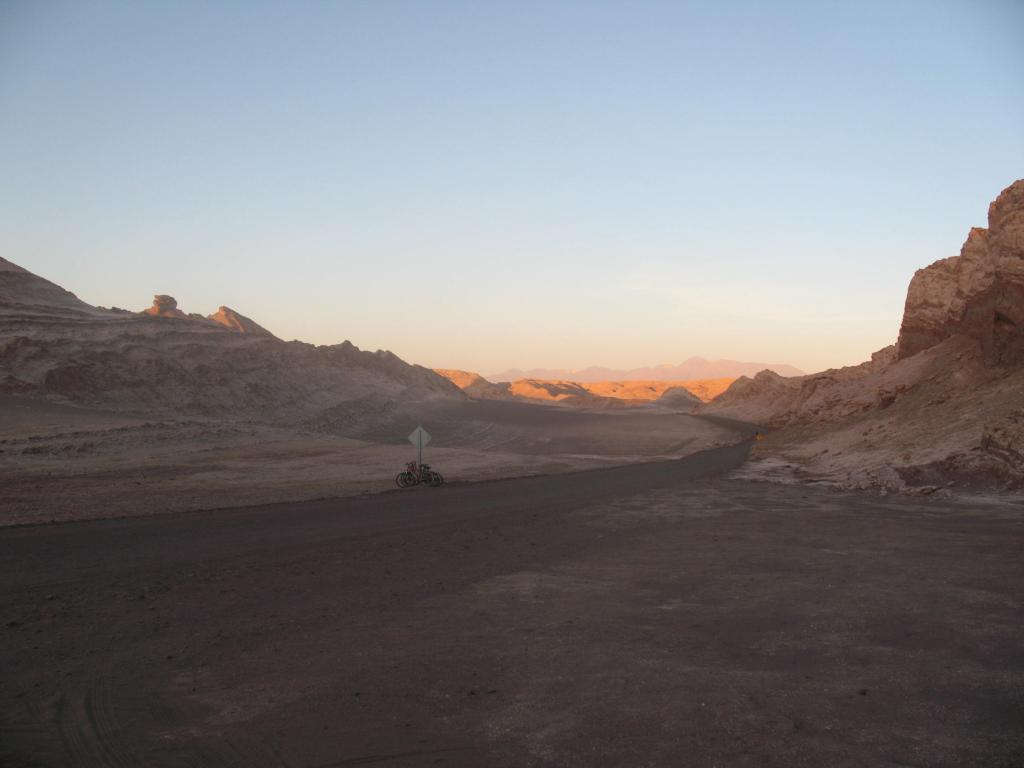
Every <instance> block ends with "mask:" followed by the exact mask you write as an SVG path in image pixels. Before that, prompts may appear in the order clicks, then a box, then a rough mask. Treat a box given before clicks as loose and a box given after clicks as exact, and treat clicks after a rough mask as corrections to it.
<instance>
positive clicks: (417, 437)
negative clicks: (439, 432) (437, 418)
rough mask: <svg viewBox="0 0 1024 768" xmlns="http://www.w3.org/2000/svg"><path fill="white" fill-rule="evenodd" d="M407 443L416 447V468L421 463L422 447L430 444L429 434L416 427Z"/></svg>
mask: <svg viewBox="0 0 1024 768" xmlns="http://www.w3.org/2000/svg"><path fill="white" fill-rule="evenodd" d="M409 442H410V443H412V444H413V445H415V446H416V455H417V464H416V466H419V465H420V464H422V463H423V446H425V445H426V444H427V443H429V442H430V433H429V432H427V430H425V429H424V428H423V427H416V429H414V430H413V431H412V434H411V435H409Z"/></svg>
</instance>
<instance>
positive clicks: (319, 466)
mask: <svg viewBox="0 0 1024 768" xmlns="http://www.w3.org/2000/svg"><path fill="white" fill-rule="evenodd" d="M1022 219H1024V184H1021V182H1017V183H1016V184H1014V185H1013V186H1011V187H1009V188H1007V189H1006V190H1005V191H1004V192H1003V193H1002V194H1001V195H1000V196H999V198H998V199H997V200H996V201H995V202H993V203H992V206H991V210H990V212H989V227H988V229H981V228H975V229H972V230H971V231H970V234H969V236H968V238H967V240H966V242H965V243H964V246H963V250H962V253H961V255H960V256H957V257H951V258H948V259H943V260H940V261H938V262H936V263H935V264H932V265H931V266H929V267H926V268H924V269H922V270H920V271H919V272H918V273H917V274H916V275H915V276H914V279H913V281H912V282H911V285H910V289H909V292H908V295H907V302H906V310H905V314H904V318H903V323H902V326H901V328H900V329H899V336H898V339H897V340H896V342H895V343H894V344H893V345H892V346H891V347H887V348H885V349H882V350H879V351H878V352H877V353H875V354H874V355H872V359H871V360H869V361H866V362H865V363H863V364H862V365H859V366H854V367H851V368H844V369H838V370H829V371H823V372H820V373H814V374H800V372H799V371H796V369H793V368H792V367H791V366H785V365H781V364H780V365H775V366H772V367H771V368H768V367H764V368H762V366H761V365H759V364H743V363H737V362H735V361H727V360H719V361H707V360H701V359H694V360H690V361H687V362H686V363H684V364H682V365H681V366H677V367H675V368H674V369H673V367H671V366H661V367H660V368H655V369H646V370H640V371H637V372H635V373H633V375H640V376H644V377H645V378H643V379H639V380H638V379H629V378H623V379H622V380H600V379H599V378H598V377H600V376H602V375H608V374H611V375H616V374H620V375H625V376H628V375H630V373H631V372H629V371H612V370H608V369H605V370H601V369H592V370H590V371H582V372H578V374H579V378H580V379H582V380H579V381H576V380H568V379H564V378H557V377H559V376H566V375H568V376H571V375H574V374H573V372H571V371H532V372H528V373H527V372H522V371H511V372H507V373H506V374H502V375H509V374H511V375H517V374H520V373H523V374H524V375H523V376H522V377H521V378H518V379H515V380H512V381H502V380H500V379H498V377H497V376H495V377H492V379H495V380H494V381H492V380H489V379H485V378H483V377H482V376H480V375H479V374H476V373H471V372H465V371H452V370H437V371H433V370H429V369H426V368H423V367H421V366H417V365H415V364H410V363H407V362H405V361H403V360H400V359H399V358H397V357H396V356H395V355H393V354H391V353H390V352H387V351H377V352H365V351H361V350H359V349H358V348H357V347H355V346H353V345H352V344H351V343H350V342H348V341H345V342H343V343H341V344H338V345H335V346H320V347H316V346H313V345H310V344H304V343H302V342H298V341H291V342H285V341H282V340H280V339H278V338H277V337H275V336H274V335H273V334H272V333H271V332H270V331H268V330H266V329H264V328H263V327H261V326H260V325H258V324H257V323H256V322H255V321H253V320H251V319H249V318H248V317H246V316H244V315H241V314H239V313H238V312H236V311H235V310H233V309H230V308H228V307H220V309H219V310H218V311H217V312H216V313H214V314H212V315H210V316H208V317H207V316H203V315H199V314H185V312H183V311H182V310H180V309H178V308H177V303H176V302H175V301H174V299H173V298H172V297H169V296H163V295H160V296H157V297H155V299H154V302H153V305H152V306H151V307H150V308H148V309H146V310H144V311H141V312H130V311H126V310H122V309H117V308H113V309H105V308H101V307H93V306H90V305H88V304H85V303H84V302H82V301H80V300H79V299H77V298H76V297H75V296H74V295H73V294H71V293H69V292H67V291H66V290H64V289H62V288H60V287H59V286H57V285H55V284H54V283H51V282H49V281H47V280H45V279H43V278H40V277H37V276H35V275H32V274H30V273H29V272H27V271H25V270H24V269H22V268H20V267H18V266H17V265H15V264H13V263H11V262H9V261H2V262H0V299H2V305H0V312H2V314H0V322H2V327H0V333H2V339H3V342H4V346H3V356H2V366H3V367H2V370H0V374H2V376H3V378H2V379H0V385H2V389H3V393H2V397H3V398H4V405H3V407H4V412H5V418H4V420H3V424H2V426H0V430H2V432H0V440H2V443H0V446H2V454H0V461H2V466H3V483H4V491H5V499H6V509H5V514H4V522H6V523H7V524H11V523H24V522H42V521H48V520H71V519H81V518H88V517H108V516H121V515H135V514H154V513H158V512H166V511H184V510H195V509H209V508H214V507H222V506H231V505H243V504H256V503H263V502H270V501H298V500H303V499H313V498H323V497H332V496H341V495H352V494H361V493H368V492H375V491H381V490H384V489H386V488H389V487H392V480H393V475H394V472H395V471H397V468H400V467H401V464H402V461H403V459H404V457H406V456H408V454H409V449H408V448H407V447H406V446H407V443H406V440H405V436H406V435H407V434H408V433H409V432H410V431H411V430H412V429H414V428H415V427H416V426H417V425H418V424H424V425H426V426H427V427H428V428H429V429H430V430H431V432H432V433H435V434H436V436H437V439H436V441H435V442H434V444H433V445H432V456H433V457H434V460H435V462H436V463H437V464H439V465H443V466H444V467H445V468H446V469H447V471H448V474H449V475H451V476H452V478H457V479H459V480H461V481H473V480H482V479H489V478H498V477H513V476H519V475H528V474H538V473H551V472H564V471H567V470H570V469H583V468H595V467H602V466H612V465H615V464H622V463H628V462H635V461H641V460H651V459H659V458H660V459H666V458H673V457H674V458H678V457H680V456H683V455H686V454H690V453H694V452H696V451H698V450H701V449H704V448H709V447H713V446H719V445H725V444H729V443H732V442H735V441H736V440H737V439H739V437H740V436H746V437H749V435H750V434H753V432H754V431H755V430H758V429H763V430H765V431H766V434H767V439H766V440H764V441H762V442H759V443H758V444H757V446H756V448H755V450H754V453H753V456H752V460H751V461H750V462H749V463H748V464H747V465H746V466H745V467H744V469H743V470H742V473H743V475H744V476H746V477H751V478H764V479H768V480H775V481H780V482H795V481H797V480H801V481H805V482H806V481H812V482H818V483H825V484H828V485H832V486H834V487H839V488H863V489H872V490H876V491H880V492H883V493H886V492H890V491H900V492H906V493H917V494H923V493H933V492H941V493H943V494H948V493H950V492H952V491H955V490H960V491H963V492H974V491H1001V490H1005V491H1009V490H1014V489H1020V488H1021V487H1022V484H1024V467H1022V456H1024V448H1022V440H1024V410H1022V409H1024V397H1022V394H1024V389H1022V387H1024V378H1022V377H1024V367H1022V360H1024V351H1022V350H1024V342H1022V341H1021V334H1022V331H1021V328H1022V327H1024V317H1022V315H1021V306H1022V305H1024V293H1022V292H1024V267H1022V266H1021V265H1022V264H1024V255H1022V251H1021V246H1020V242H1021V237H1022V236H1024V235H1022V231H1024V224H1022V223H1021V222H1022ZM741 371H746V372H747V375H742V374H741ZM779 371H782V372H783V373H785V374H790V375H781V374H780V373H779ZM687 372H690V373H699V372H702V373H707V374H709V375H707V376H705V377H704V378H700V379H677V378H674V377H675V376H679V375H680V374H682V375H685V374H686V373H687ZM528 374H533V375H528ZM536 374H541V375H543V374H548V375H552V374H553V375H554V376H555V377H556V378H538V377H536ZM725 374H734V375H725ZM736 374H740V375H736ZM793 374H796V375H793ZM665 376H670V377H673V378H663V377H665ZM652 377H659V378H652ZM595 379H597V380H595ZM709 417H714V418H709ZM722 419H729V420H734V422H736V423H735V424H730V423H729V422H726V421H723V420H722ZM726 424H729V426H724V425H726ZM741 424H745V425H746V426H740V425H741Z"/></svg>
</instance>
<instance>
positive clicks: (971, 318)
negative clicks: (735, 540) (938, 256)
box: [704, 180, 1024, 489]
mask: <svg viewBox="0 0 1024 768" xmlns="http://www.w3.org/2000/svg"><path fill="white" fill-rule="evenodd" d="M988 225H989V226H988V228H987V229H982V228H974V229H972V230H970V234H969V235H968V237H967V240H966V242H965V243H964V245H963V248H962V249H961V252H960V255H959V256H953V257H950V258H947V259H942V260H940V261H937V262H935V263H934V264H932V265H931V266H929V267H926V268H924V269H921V270H918V272H917V273H916V274H915V275H914V278H913V280H912V281H911V283H910V287H909V289H908V291H907V300H906V305H905V311H904V316H903V322H902V325H901V328H900V332H899V340H898V342H897V343H896V345H894V346H891V347H887V348H886V349H883V350H881V351H879V352H877V353H875V354H874V355H873V356H872V359H871V360H870V361H868V362H866V363H862V364H861V365H857V366H851V367H848V368H842V369H836V370H830V371H824V372H822V373H817V374H811V375H807V376H798V377H790V378H785V377H781V376H778V375H777V374H774V373H772V372H770V371H762V372H761V373H759V374H758V375H757V376H755V377H753V378H752V379H751V378H747V377H742V378H740V379H738V380H737V381H736V382H735V383H734V384H733V385H732V386H731V387H730V388H729V389H728V390H726V391H725V392H724V393H723V394H721V395H720V396H719V397H717V398H716V399H714V400H713V401H712V402H711V403H709V404H708V405H707V406H705V409H704V410H706V411H707V412H710V413H716V414H720V415H725V416H730V417H733V418H739V419H744V420H747V421H750V422H754V423H757V424H762V425H766V426H771V427H776V428H778V429H779V431H777V432H776V433H775V434H773V435H772V436H771V437H770V438H769V440H768V441H766V443H765V444H764V445H763V446H759V448H758V450H757V453H758V454H759V455H761V456H768V457H771V456H774V457H775V458H779V457H782V458H785V459H786V460H789V461H793V462H794V463H795V465H796V466H798V467H800V468H801V469H802V471H804V472H807V473H809V474H810V475H811V476H815V477H823V478H826V479H830V480H833V481H837V482H839V483H840V484H842V485H854V486H859V485H864V486H882V487H886V488H890V489H904V488H907V487H918V488H919V487H934V485H935V484H942V485H945V484H947V483H953V484H957V485H968V486H969V485H979V484H980V485H987V486H992V485H995V486H1009V487H1020V486H1024V431H1022V429H1021V424H1022V423H1024V180H1022V181H1017V182H1015V183H1014V184H1012V185H1010V186H1009V187H1007V188H1006V189H1005V190H1004V191H1003V192H1002V193H1001V194H1000V195H999V196H998V198H996V200H995V201H994V202H993V203H992V204H991V206H990V207H989V213H988Z"/></svg>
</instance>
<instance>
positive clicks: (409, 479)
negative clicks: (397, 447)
mask: <svg viewBox="0 0 1024 768" xmlns="http://www.w3.org/2000/svg"><path fill="white" fill-rule="evenodd" d="M395 485H397V486H398V487H399V488H408V487H409V486H410V485H416V478H414V477H413V476H412V473H411V472H399V473H398V474H397V475H395Z"/></svg>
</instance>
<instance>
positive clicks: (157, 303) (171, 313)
mask: <svg viewBox="0 0 1024 768" xmlns="http://www.w3.org/2000/svg"><path fill="white" fill-rule="evenodd" d="M143 313H144V314H147V315H153V316H154V317H179V318H182V319H184V318H185V317H187V315H186V314H185V313H184V312H182V311H181V310H180V309H178V301H177V299H175V298H174V297H173V296H167V295H165V294H162V293H158V294H157V295H156V296H154V297H153V306H151V307H150V308H149V309H144V310H143Z"/></svg>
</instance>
